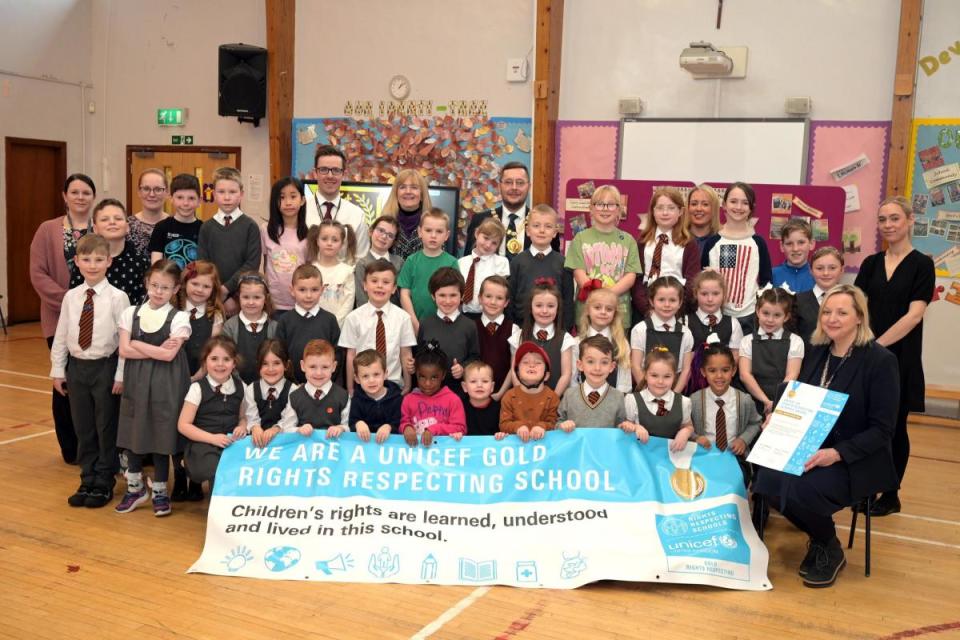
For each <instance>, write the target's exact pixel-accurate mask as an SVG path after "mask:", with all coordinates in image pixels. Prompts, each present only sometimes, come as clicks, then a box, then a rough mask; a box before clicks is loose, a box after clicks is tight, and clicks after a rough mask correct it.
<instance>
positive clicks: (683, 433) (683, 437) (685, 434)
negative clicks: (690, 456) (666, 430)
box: [670, 428, 693, 451]
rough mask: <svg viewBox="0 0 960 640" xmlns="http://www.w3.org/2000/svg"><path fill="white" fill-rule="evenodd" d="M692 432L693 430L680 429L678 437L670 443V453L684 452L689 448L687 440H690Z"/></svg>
mask: <svg viewBox="0 0 960 640" xmlns="http://www.w3.org/2000/svg"><path fill="white" fill-rule="evenodd" d="M692 432H693V429H686V428H685V429H680V431H678V432H677V435H675V436H674V437H673V440H671V441H670V451H683V449H684V448H685V447H686V446H687V440H689V439H690V434H691V433H692Z"/></svg>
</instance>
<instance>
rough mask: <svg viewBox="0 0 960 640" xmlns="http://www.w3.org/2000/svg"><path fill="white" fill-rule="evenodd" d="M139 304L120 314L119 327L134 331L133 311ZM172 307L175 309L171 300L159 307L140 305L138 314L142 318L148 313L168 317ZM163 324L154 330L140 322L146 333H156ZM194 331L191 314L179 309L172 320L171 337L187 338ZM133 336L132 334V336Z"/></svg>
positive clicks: (142, 329) (128, 331) (141, 328)
mask: <svg viewBox="0 0 960 640" xmlns="http://www.w3.org/2000/svg"><path fill="white" fill-rule="evenodd" d="M136 308H137V305H131V306H129V307H127V308H126V309H124V311H123V313H122V314H120V321H119V323H118V324H119V327H120V328H121V329H123V330H124V331H126V332H127V333H130V332H132V331H133V312H134V310H136ZM170 309H173V305H171V304H170V303H169V302H168V303H167V304H165V305H163V306H162V307H160V308H159V309H156V310H154V309H150V308H149V304H143V305H140V313H138V314H137V316H138V317H140V318H142V317H143V316H144V315H146V314H156V315H157V316H162V317H163V318H164V319H166V317H167V314H168V313H170ZM162 326H163V324H162V323H161V325H160V326H159V327H157V328H156V329H154V330H153V331H150V330H149V327H145V326H144V325H143V321H142V320H141V323H140V330H141V331H143V332H144V333H156V332H157V331H159V330H160V329H161V327H162ZM191 333H193V328H192V327H191V326H190V315H189V314H188V313H187V312H185V311H177V312H176V313H175V314H174V316H173V320H172V321H171V322H170V337H171V338H183V339H184V340H186V339H187V338H189V337H190V334H191ZM131 338H132V336H131Z"/></svg>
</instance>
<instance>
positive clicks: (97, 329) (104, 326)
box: [50, 278, 130, 382]
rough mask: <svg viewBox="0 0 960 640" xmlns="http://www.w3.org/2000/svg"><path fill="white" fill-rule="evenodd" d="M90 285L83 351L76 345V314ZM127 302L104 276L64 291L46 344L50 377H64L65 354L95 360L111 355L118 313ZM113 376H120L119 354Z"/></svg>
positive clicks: (116, 343)
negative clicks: (88, 337)
mask: <svg viewBox="0 0 960 640" xmlns="http://www.w3.org/2000/svg"><path fill="white" fill-rule="evenodd" d="M91 288H92V289H93V290H94V291H95V292H96V293H95V294H94V296H93V339H92V341H91V342H90V346H89V347H88V348H87V350H86V351H84V350H83V349H81V348H80V315H81V314H82V313H83V303H84V302H86V300H87V289H91ZM129 306H130V300H129V299H128V298H127V294H125V293H124V292H123V291H120V290H119V289H117V288H116V287H114V286H113V285H111V284H110V283H109V282H107V279H106V278H104V279H103V280H101V281H100V282H98V283H97V284H95V285H94V286H93V287H89V286H87V284H86V283H84V284H82V285H80V286H78V287H74V288H73V289H70V290H69V291H67V292H66V293H65V294H64V296H63V301H62V302H61V305H60V318H59V320H58V321H57V331H56V333H55V334H54V336H53V344H52V345H51V347H50V377H51V378H65V377H66V368H67V356H69V355H72V356H73V357H74V358H77V359H78V360H99V359H100V358H108V357H110V356H112V355H113V354H114V352H115V351H116V350H117V348H118V347H119V346H120V335H119V333H118V331H117V325H118V323H119V321H120V316H121V315H122V314H123V312H124V311H125V310H126V309H127V308H128V307H129ZM113 379H114V380H115V381H117V382H121V381H122V380H123V358H120V359H119V360H118V362H117V371H116V373H115V374H114V376H113Z"/></svg>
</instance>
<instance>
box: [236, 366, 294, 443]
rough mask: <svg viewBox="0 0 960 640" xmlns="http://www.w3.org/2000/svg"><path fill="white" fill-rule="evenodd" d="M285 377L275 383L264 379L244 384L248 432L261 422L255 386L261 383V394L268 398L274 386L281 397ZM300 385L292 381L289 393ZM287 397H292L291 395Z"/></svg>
mask: <svg viewBox="0 0 960 640" xmlns="http://www.w3.org/2000/svg"><path fill="white" fill-rule="evenodd" d="M286 382H287V381H286V379H285V378H280V379H279V380H277V382H276V383H275V384H268V383H267V382H266V381H264V380H254V381H253V382H251V383H250V384H247V385H244V386H243V402H244V403H245V404H246V405H247V407H246V416H247V433H250V432H252V431H253V425H255V424H260V408H259V407H257V396H256V395H254V388H253V386H254V385H256V384H258V385H260V395H261V396H262V397H264V398H266V397H267V396H268V395H270V387H273V388H274V390H275V391H274V393H276V394H277V397H278V398H279V397H280V393H281V392H282V391H283V385H285V384H286ZM298 386H299V385H298V384H297V383H296V382H292V383H290V391H288V392H287V393H288V394H290V393H293V391H294V390H295V389H296V388H297V387H298ZM287 397H290V396H289V395H288V396H287Z"/></svg>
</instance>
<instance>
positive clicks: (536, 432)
mask: <svg viewBox="0 0 960 640" xmlns="http://www.w3.org/2000/svg"><path fill="white" fill-rule="evenodd" d="M545 435H547V430H546V429H544V428H543V427H541V426H536V427H534V428H533V429H530V439H531V440H540V439H541V438H543V436H545Z"/></svg>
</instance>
